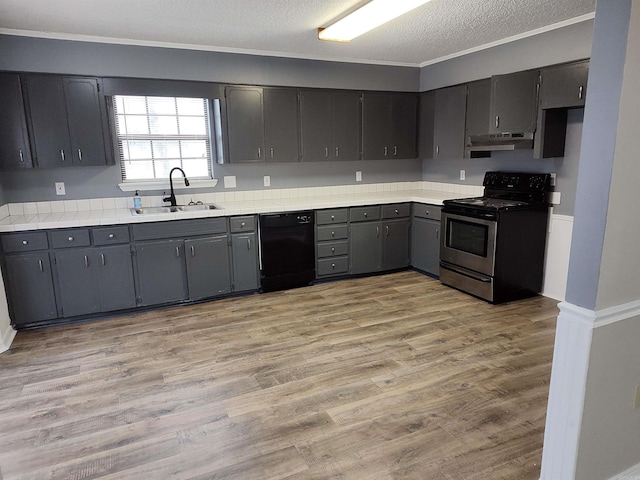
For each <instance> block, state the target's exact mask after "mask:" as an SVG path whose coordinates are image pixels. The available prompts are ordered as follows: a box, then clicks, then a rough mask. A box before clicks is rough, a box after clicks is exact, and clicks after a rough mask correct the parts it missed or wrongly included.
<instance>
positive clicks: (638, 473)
mask: <svg viewBox="0 0 640 480" xmlns="http://www.w3.org/2000/svg"><path fill="white" fill-rule="evenodd" d="M609 480H640V463H638V464H637V465H634V466H633V467H631V468H630V469H628V470H625V471H624V472H622V473H619V474H618V475H616V476H614V477H611V478H610V479H609Z"/></svg>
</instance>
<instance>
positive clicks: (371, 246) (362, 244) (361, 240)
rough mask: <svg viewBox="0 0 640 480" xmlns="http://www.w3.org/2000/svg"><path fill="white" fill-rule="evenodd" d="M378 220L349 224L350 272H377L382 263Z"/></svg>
mask: <svg viewBox="0 0 640 480" xmlns="http://www.w3.org/2000/svg"><path fill="white" fill-rule="evenodd" d="M380 227H381V224H380V222H363V223H357V224H352V225H351V232H350V235H349V240H350V244H351V249H350V252H351V253H350V260H351V273H352V274H359V273H369V272H377V271H379V270H380V268H381V264H382V239H381V236H380V235H381V231H380V230H381V228H380Z"/></svg>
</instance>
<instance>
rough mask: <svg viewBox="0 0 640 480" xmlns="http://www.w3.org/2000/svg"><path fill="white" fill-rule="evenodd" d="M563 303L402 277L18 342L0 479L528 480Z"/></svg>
mask: <svg viewBox="0 0 640 480" xmlns="http://www.w3.org/2000/svg"><path fill="white" fill-rule="evenodd" d="M556 303H557V302H555V301H553V300H550V299H547V298H543V297H538V298H533V299H528V300H522V301H517V302H513V303H508V304H504V305H496V306H494V305H490V304H488V303H485V302H483V301H481V300H477V299H474V298H472V297H470V296H468V295H465V294H463V293H460V292H457V291H455V290H453V289H450V288H447V287H444V286H442V285H441V284H440V283H439V282H437V281H435V280H432V279H430V278H428V277H425V276H422V275H420V274H418V273H415V272H402V273H396V274H391V275H383V276H376V277H370V278H362V279H354V280H346V281H340V282H334V283H327V284H322V285H316V286H313V287H307V288H302V289H296V290H289V291H286V292H274V293H269V294H263V295H252V296H248V297H244V298H234V299H227V300H221V301H215V302H210V303H205V304H200V305H193V306H181V307H175V308H168V309H163V310H157V311H152V312H144V313H139V314H134V315H127V316H122V317H116V318H112V319H107V320H101V321H97V322H92V323H85V324H81V325H73V326H67V327H56V328H48V329H43V330H39V331H30V332H19V333H18V335H17V337H16V339H15V341H14V344H13V346H12V347H11V349H10V350H9V351H8V352H6V353H4V354H2V355H0V388H1V396H0V472H1V474H0V478H2V479H3V480H9V479H34V480H41V479H51V478H54V479H65V480H85V479H93V478H100V479H118V480H121V479H145V480H154V479H169V478H171V479H173V478H176V479H225V480H228V479H242V480H246V479H256V480H266V479H289V480H299V479H336V478H340V479H366V480H377V479H420V480H429V479H438V480H440V479H444V480H454V479H455V480H461V479H464V480H475V479H478V480H480V479H517V480H527V479H532V480H533V479H537V478H538V476H539V471H540V467H539V466H540V458H541V451H542V438H543V430H544V421H545V410H546V404H547V395H548V386H549V378H550V371H551V358H552V352H553V341H554V332H555V320H556V316H557V309H556Z"/></svg>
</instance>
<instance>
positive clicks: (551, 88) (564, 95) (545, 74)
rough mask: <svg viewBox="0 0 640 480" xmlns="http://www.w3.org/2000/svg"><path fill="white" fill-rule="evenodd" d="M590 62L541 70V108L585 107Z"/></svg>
mask: <svg viewBox="0 0 640 480" xmlns="http://www.w3.org/2000/svg"><path fill="white" fill-rule="evenodd" d="M588 76H589V62H578V63H572V64H569V65H561V66H558V67H550V68H545V69H543V70H542V71H541V77H542V83H541V85H540V108H542V109H549V108H566V107H583V106H584V102H585V99H586V96H587V78H588Z"/></svg>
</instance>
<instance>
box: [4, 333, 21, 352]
mask: <svg viewBox="0 0 640 480" xmlns="http://www.w3.org/2000/svg"><path fill="white" fill-rule="evenodd" d="M16 333H18V332H16V331H15V330H14V329H13V328H11V327H9V329H8V330H7V331H6V332H5V333H4V335H3V336H2V338H0V353H3V352H6V351H7V350H9V347H11V343H12V342H13V339H14V338H15V337H16Z"/></svg>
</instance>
